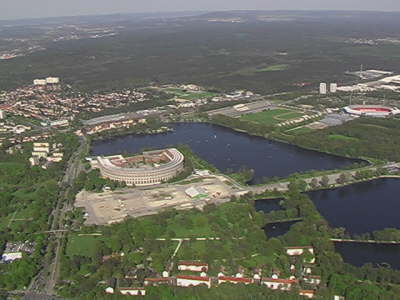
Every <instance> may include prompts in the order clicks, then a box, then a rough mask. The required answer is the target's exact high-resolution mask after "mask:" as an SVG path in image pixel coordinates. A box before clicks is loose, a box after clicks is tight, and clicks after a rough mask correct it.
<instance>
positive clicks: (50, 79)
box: [46, 77, 60, 84]
mask: <svg viewBox="0 0 400 300" xmlns="http://www.w3.org/2000/svg"><path fill="white" fill-rule="evenodd" d="M46 83H47V84H59V83H60V78H58V77H47V78H46Z"/></svg>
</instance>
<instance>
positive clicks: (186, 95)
mask: <svg viewBox="0 0 400 300" xmlns="http://www.w3.org/2000/svg"><path fill="white" fill-rule="evenodd" d="M165 91H166V92H167V93H169V94H173V95H174V96H176V97H179V98H181V99H186V100H193V99H204V98H211V97H214V96H217V95H218V94H217V93H212V92H207V91H200V92H185V91H183V90H181V89H176V88H168V89H165Z"/></svg>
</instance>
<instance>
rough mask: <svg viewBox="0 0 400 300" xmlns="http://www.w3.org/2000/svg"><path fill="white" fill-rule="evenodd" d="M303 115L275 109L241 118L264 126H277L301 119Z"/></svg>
mask: <svg viewBox="0 0 400 300" xmlns="http://www.w3.org/2000/svg"><path fill="white" fill-rule="evenodd" d="M303 115H304V114H303V113H299V112H296V111H292V110H289V109H274V110H267V111H262V112H259V113H255V114H248V115H244V116H242V117H241V119H242V120H246V121H252V122H256V123H260V124H264V125H275V124H278V123H281V122H284V121H287V120H291V119H295V118H299V117H301V116H303Z"/></svg>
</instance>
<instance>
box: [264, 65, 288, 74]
mask: <svg viewBox="0 0 400 300" xmlns="http://www.w3.org/2000/svg"><path fill="white" fill-rule="evenodd" d="M287 69H289V65H286V64H278V65H271V66H268V67H265V68H262V69H257V70H256V72H257V73H259V72H277V71H285V70H287Z"/></svg>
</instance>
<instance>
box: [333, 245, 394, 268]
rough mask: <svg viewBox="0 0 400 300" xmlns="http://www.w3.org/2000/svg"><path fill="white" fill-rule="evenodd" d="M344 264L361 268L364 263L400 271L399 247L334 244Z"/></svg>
mask: <svg viewBox="0 0 400 300" xmlns="http://www.w3.org/2000/svg"><path fill="white" fill-rule="evenodd" d="M335 248H336V251H337V252H339V253H340V254H341V255H342V258H343V260H344V262H346V263H349V264H352V265H354V266H357V267H361V266H363V265H364V264H366V263H372V264H373V265H384V266H390V267H391V268H393V269H397V270H400V245H390V244H367V243H335Z"/></svg>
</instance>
